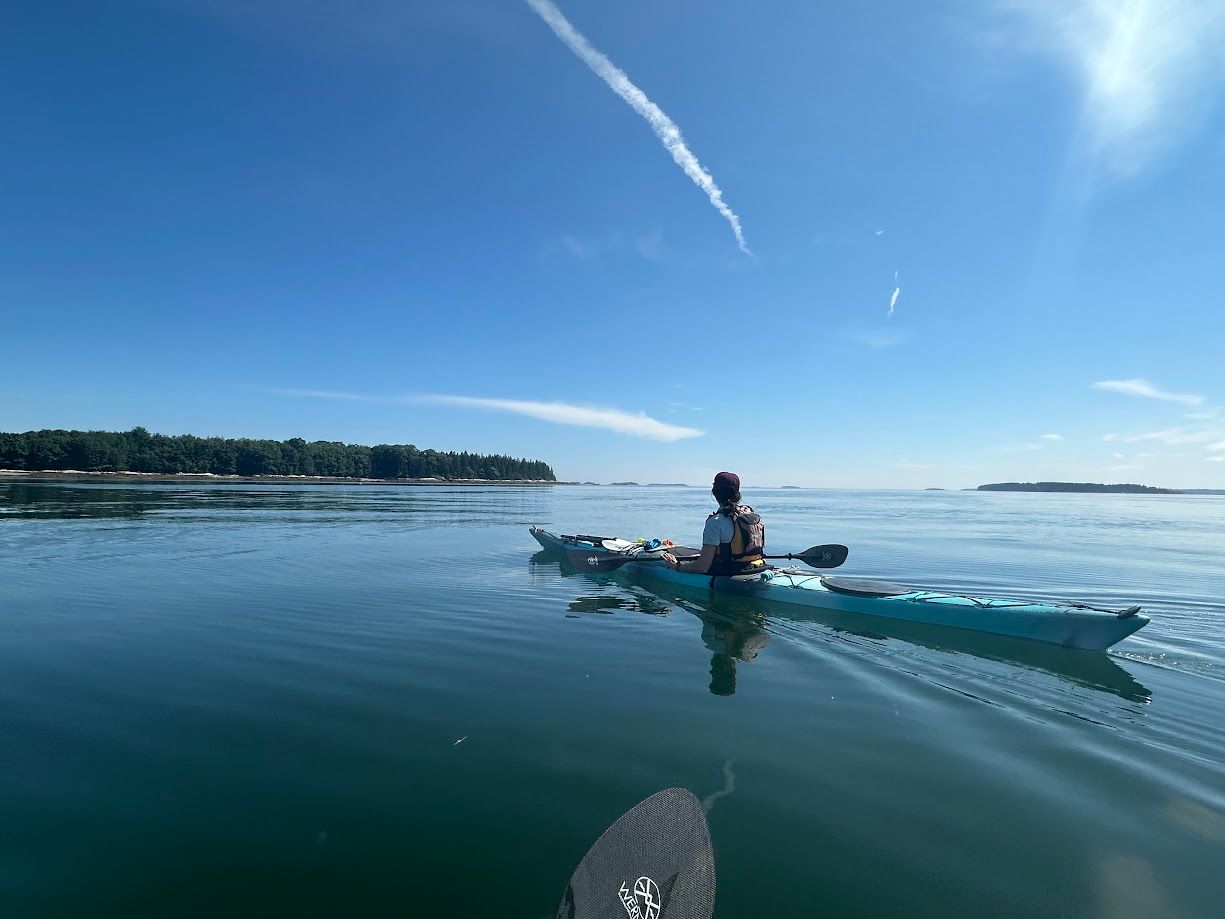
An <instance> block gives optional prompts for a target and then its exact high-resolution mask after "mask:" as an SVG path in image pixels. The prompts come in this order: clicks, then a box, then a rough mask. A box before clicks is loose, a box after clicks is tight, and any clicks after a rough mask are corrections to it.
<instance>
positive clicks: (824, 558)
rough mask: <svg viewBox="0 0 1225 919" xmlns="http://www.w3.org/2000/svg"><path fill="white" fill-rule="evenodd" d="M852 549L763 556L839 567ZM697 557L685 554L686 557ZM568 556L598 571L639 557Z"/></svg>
mask: <svg viewBox="0 0 1225 919" xmlns="http://www.w3.org/2000/svg"><path fill="white" fill-rule="evenodd" d="M850 551H851V550H850V549H848V548H847V547H846V546H840V545H838V544H836V543H833V544H830V545H827V546H813V547H812V548H811V549H805V550H804V551H803V552H788V553H787V554H786V555H763V556H762V558H786V559H793V560H795V561H797V562H803V563H804V564H805V565H807V566H808V567H810V568H837V567H838V566H839V565H841V564H842V563H843V562H845V561H846V557H847V555H848V554H849V553H850ZM695 557H696V556H685V557H684V558H695ZM566 558H568V559H569V560H570V564H572V565H573V566H574V567H575V568H577V569H579V570H580V571H593V572H598V573H604V572H607V571H616V570H617V569H618V568H620V567H621V566H622V565H627V564H629V563H630V562H635V561H638V558H637V557H636V556H633V555H619V554H613V553H609V552H600V551H594V550H593V551H590V552H588V551H586V550H584V549H568V550H567V551H566ZM682 560H683V559H682Z"/></svg>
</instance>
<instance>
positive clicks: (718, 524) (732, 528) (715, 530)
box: [702, 514, 736, 546]
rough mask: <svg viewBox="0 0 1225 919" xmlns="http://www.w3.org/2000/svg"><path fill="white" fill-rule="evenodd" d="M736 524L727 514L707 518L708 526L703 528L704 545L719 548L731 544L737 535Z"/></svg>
mask: <svg viewBox="0 0 1225 919" xmlns="http://www.w3.org/2000/svg"><path fill="white" fill-rule="evenodd" d="M735 532H736V524H734V523H732V518H731V517H728V516H727V515H726V514H716V515H715V516H713V517H707V518H706V526H704V527H702V545H704V546H719V545H722V544H723V543H730V542H731V541H732V536H733V535H735Z"/></svg>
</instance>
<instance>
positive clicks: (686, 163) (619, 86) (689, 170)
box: [524, 0, 752, 255]
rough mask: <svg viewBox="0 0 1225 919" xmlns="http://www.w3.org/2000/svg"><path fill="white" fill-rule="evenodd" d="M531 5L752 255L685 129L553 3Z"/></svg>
mask: <svg viewBox="0 0 1225 919" xmlns="http://www.w3.org/2000/svg"><path fill="white" fill-rule="evenodd" d="M524 2H525V3H527V5H528V6H530V7H531V8H532V10H533V11H535V13H536V15H538V16H539V17H540V18H541V19H543V20H544V21H545V23H546V24H547V25H548V27H549V28H550V29H552V30H553V33H554V34H555V35H556V36H557V37H558V38H560V39H561V40H562V42H564V43H565V45H566V47H568V48H569V49H570V50H571V51H573V52H574V54H575V55H576V56H577V57H578V58H579V59H580V60H581V61H582V62H583V63H584V64H586V65H587V66H588V67H590V68H591V69H592V71H593V72H594V73H595V75H596V76H598V77H599V78H600V79H601V80H603V81H604V82H605V83H607V84H608V86H609V88H610V89H611V90H612V91H613V92H615V93H616V94H617V95H618V96H620V97H621V98H622V99H624V100H625V101H626V102H627V103H629V106H630V108H632V109H633V110H634V111H635V112H637V113H638V114H639V115H641V116H642V117H643V118H644V119H646V122H647V124H649V125H650V126H651V130H653V131H654V132H655V136H656V137H658V138H659V140H660V142H661V143H662V144H663V145H664V147H665V148H666V149H667V151H668V152H669V153H671V154H672V159H673V160H675V161H676V164H677V165H678V166H680V167H681V169H682V170H683V171H684V173H685V175H687V176H689V178H690V179H692V180H693V183H694V184H695V185H697V186H698V188H700V189H702V191H704V192H705V193H706V197H708V198H709V199H710V203H711V204H712V205H714V208H715V210H717V211H718V212H719V213H720V214H722V215H723V217H724V219H725V220H727V222H728V223H729V224H730V225H731V228H732V233H734V234H735V236H736V245H737V246H739V247H740V251H741V252H744V253H745V254H747V255H752V253H751V252H750V251H749V247H748V244H747V243H746V242H745V241H744V233H743V232H742V231H741V229H740V218H739V217H737V216H736V214H735V212H733V211H732V209H731V208H730V207H728V206H727V204H726V203H725V202H724V200H723V192H722V191H721V190H720V189H719V186H718V185H716V184H715V180H714V178H713V177H712V176H711V174H710V173H709V172H707V171H706V168H705V167H704V166H703V165H702V164H701V163H700V162H698V158H697V157H696V156H694V155H693V153H692V152H691V151H690V150H689V147H688V146H687V145H686V144H685V139H684V137H682V136H681V129H680V128H678V127H677V126H676V123H675V122H674V121H673V120H672V119H671V118H669V117H668V116H667V115H666V114H664V112H663V110H662V109H661V108H660V107H659V106H658V105H656V104H655V103H654V102H652V101H651V100H650V99H648V98H647V96H646V93H644V92H643V91H642V90H641V89H639V88H638V87H637V86H635V85H634V84H633V82H631V80H630V78H629V77H628V76H626V74H625V72H624V71H623V70H621V69H620V68H619V67H617V65H616V64H614V63H613V62H612V61H610V60H609V59H608V58H607V57H606V56H605V55H604V54H603V53H602V52H601V51H599V50H597V49H596V48H594V47H593V46H592V44H591V42H589V41H587V39H586V38H585V37H584V36H583V35H582V33H580V32H579V31H578V30H577V29H575V28H574V26H572V25H571V24H570V21H569V20H568V19H566V17H565V16H564V15H562V12H561V10H559V9H558V8H557V5H556V4H554V3H552V2H551V0H524Z"/></svg>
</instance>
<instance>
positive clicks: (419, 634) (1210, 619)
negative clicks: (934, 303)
mask: <svg viewBox="0 0 1225 919" xmlns="http://www.w3.org/2000/svg"><path fill="white" fill-rule="evenodd" d="M747 499H748V500H749V501H751V503H753V504H754V505H755V506H756V507H757V509H758V510H760V511H762V512H763V513H764V514H765V516H766V519H767V523H768V525H769V536H770V543H771V545H772V547H774V548H776V549H784V548H796V549H798V548H804V547H806V546H808V545H812V544H814V543H820V542H844V543H846V544H847V545H849V546H850V547H851V558H850V561H849V562H848V564H847V566H846V568H845V572H846V573H848V574H859V575H873V576H884V577H889V578H891V579H894V580H900V581H905V582H913V583H916V584H919V585H922V586H931V587H939V588H952V587H957V588H963V589H972V590H973V591H974V592H978V593H988V594H990V593H997V594H1003V595H1009V596H1025V597H1030V596H1033V597H1045V598H1057V599H1067V598H1077V599H1083V600H1089V601H1092V602H1098V603H1102V604H1118V605H1129V604H1131V603H1142V604H1143V605H1144V606H1145V608H1146V611H1148V612H1149V613H1150V614H1151V615H1152V616H1153V623H1152V624H1151V625H1150V626H1149V627H1148V628H1146V629H1145V630H1144V631H1142V632H1141V633H1139V634H1138V635H1136V636H1134V637H1133V638H1130V639H1127V640H1126V641H1125V642H1123V644H1121V645H1120V646H1118V647H1117V648H1116V649H1115V651H1114V652H1112V653H1111V654H1110V655H1084V654H1080V653H1078V652H1063V651H1061V650H1060V649H1053V648H1052V649H1046V648H1044V647H1042V646H1033V647H1030V646H1028V645H1025V644H1024V643H1015V642H1004V641H991V640H990V639H988V638H975V637H973V636H971V635H967V634H966V633H959V632H945V631H940V630H935V629H920V628H918V627H915V626H911V627H909V628H905V629H904V630H903V627H902V626H900V625H899V626H896V627H895V626H892V625H890V624H888V623H886V622H884V621H882V620H869V621H862V620H859V621H851V620H848V619H845V618H834V617H823V616H822V615H821V614H813V613H811V612H804V613H797V612H790V611H786V610H772V609H771V610H765V609H760V608H757V607H755V606H753V605H752V604H751V603H749V602H748V601H744V600H737V599H726V600H722V601H719V602H697V600H696V599H695V598H694V597H692V596H679V595H676V594H673V593H669V592H668V591H667V590H662V591H661V590H658V589H651V588H649V587H648V586H647V585H646V584H645V583H636V582H635V581H634V580H633V579H632V577H627V576H624V575H622V576H617V577H613V578H608V577H605V578H592V577H589V576H586V575H579V574H575V573H573V572H571V571H569V570H566V569H563V568H562V567H561V566H559V564H558V563H557V562H556V561H553V560H547V559H544V558H541V557H534V553H535V552H536V549H537V546H536V544H535V543H534V542H533V540H532V539H531V537H530V536H529V535H528V532H527V527H528V525H529V524H532V523H540V524H543V525H546V526H551V527H552V528H556V529H558V530H562V531H565V532H574V531H575V530H585V531H591V530H595V531H604V532H612V533H619V534H623V535H627V536H640V535H641V536H655V535H658V536H672V537H674V538H677V539H678V540H682V541H685V542H690V543H692V542H693V541H694V540H695V539H697V537H698V536H699V535H700V532H701V524H702V519H703V517H704V516H705V514H706V513H707V511H708V506H707V505H708V501H709V498H708V496H707V495H706V494H705V493H704V491H702V490H699V489H688V490H686V489H646V488H644V489H607V488H605V489H599V488H574V487H558V488H471V489H461V488H394V487H392V488H377V487H355V488H347V487H308V486H303V487H295V488H292V489H288V488H286V489H279V488H275V487H258V488H256V487H243V486H222V485H201V486H198V487H197V486H177V485H176V486H167V485H135V486H110V485H81V486H76V485H60V484H49V485H39V484H32V483H28V482H22V483H11V482H10V483H2V482H0V681H2V682H0V687H2V692H0V915H2V916H4V917H24V916H40V917H42V916H72V917H81V916H91V917H92V916H115V917H120V916H122V917H145V916H148V917H165V916H209V917H216V916H261V917H267V916H282V915H284V916H289V915H293V916H325V915H326V916H337V915H343V916H356V915H370V916H376V915H377V916H432V915H438V916H443V915H446V916H461V915H463V916H467V915H471V916H524V917H545V916H552V912H553V910H554V909H555V908H556V905H557V902H558V900H559V899H560V896H561V894H562V891H563V889H564V886H565V882H566V880H567V878H568V877H569V874H570V872H571V870H572V869H573V867H574V865H575V864H576V863H577V861H578V860H579V858H580V857H581V856H582V854H583V853H584V852H585V851H586V849H587V847H588V846H589V845H590V844H591V842H593V841H594V839H595V837H596V836H598V835H599V833H600V832H601V831H602V830H603V829H604V827H605V826H607V825H608V824H609V823H610V822H611V821H612V820H614V819H615V818H616V817H617V816H618V815H619V814H620V813H621V812H623V811H625V810H626V809H628V808H629V807H631V806H632V805H633V804H635V803H636V802H637V801H638V800H640V799H641V798H643V797H645V796H647V795H648V794H650V793H652V792H654V791H656V790H658V789H660V788H663V787H666V786H669V785H683V786H685V787H687V788H689V789H691V790H693V791H694V792H695V793H696V794H697V795H698V796H699V797H706V796H710V795H716V793H719V792H723V794H722V795H721V796H719V797H716V798H713V799H712V805H713V806H712V809H711V812H710V823H711V831H712V836H713V839H714V845H715V852H716V859H717V864H718V870H719V906H718V911H717V915H718V916H720V917H724V919H726V917H733V916H746V917H748V916H771V917H801V916H819V915H829V916H856V915H859V916H869V915H882V914H894V915H903V914H904V915H907V916H920V917H925V916H931V917H941V919H947V917H949V916H961V915H981V914H984V913H990V914H991V915H993V916H996V917H1011V916H1053V915H1066V916H1095V917H1096V916H1100V917H1112V919H1113V917H1122V916H1154V915H1160V916H1163V917H1169V916H1219V915H1221V909H1222V907H1221V901H1222V898H1223V897H1225V871H1223V870H1222V868H1223V866H1225V765H1223V763H1225V637H1223V635H1222V632H1223V631H1225V599H1223V598H1225V574H1223V568H1225V565H1223V564H1222V560H1223V559H1225V498H1219V497H1207V496H1206V497H1148V496H1143V497H1131V496H1119V495H1106V496H1088V495H1083V496H1082V495H1049V496H1047V495H1020V494H979V493H941V492H849V491H763V492H760V493H748V494H747Z"/></svg>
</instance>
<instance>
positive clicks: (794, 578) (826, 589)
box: [530, 526, 1149, 651]
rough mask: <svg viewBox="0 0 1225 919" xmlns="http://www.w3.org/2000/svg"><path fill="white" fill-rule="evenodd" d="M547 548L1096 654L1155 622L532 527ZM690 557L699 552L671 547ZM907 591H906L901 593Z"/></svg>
mask: <svg viewBox="0 0 1225 919" xmlns="http://www.w3.org/2000/svg"><path fill="white" fill-rule="evenodd" d="M530 532H531V534H532V536H533V537H534V538H535V539H536V541H537V542H538V543H540V545H541V546H542V547H544V548H545V549H548V550H552V551H555V552H566V551H572V550H575V549H578V550H581V551H583V552H590V553H592V554H593V555H600V556H613V557H620V558H626V559H627V561H626V562H624V563H623V564H624V567H625V569H626V570H627V571H634V572H637V573H639V574H641V575H643V576H646V577H651V578H655V579H658V580H663V581H667V582H669V583H672V584H679V585H685V586H688V587H691V588H696V589H699V590H709V591H711V592H714V593H726V594H735V595H739V596H745V597H750V598H753V599H760V600H763V601H767V602H777V603H785V604H792V605H800V606H809V607H816V608H820V609H826V610H831V611H835V612H849V613H860V614H865V615H869V616H880V617H883V618H887V619H896V620H901V621H909V622H918V623H925V624H930V625H937V626H945V627H951V628H958V629H966V630H970V631H979V632H989V633H993V634H997V635H1006V636H1011V637H1016V638H1025V639H1030V640H1033V641H1040V642H1045V643H1047V644H1056V645H1062V646H1064V647H1069V648H1079V649H1082V650H1088V651H1104V650H1106V649H1107V648H1109V647H1111V646H1112V645H1114V644H1116V643H1118V642H1119V641H1122V640H1123V639H1124V638H1126V637H1127V636H1128V635H1131V634H1132V633H1134V632H1136V631H1138V630H1139V629H1141V628H1143V627H1144V626H1145V625H1147V624H1148V622H1149V618H1148V617H1147V616H1143V615H1140V614H1139V612H1140V607H1138V606H1131V607H1127V608H1126V609H1123V610H1116V609H1104V608H1102V607H1097V606H1092V605H1090V604H1087V603H1082V602H1079V601H1069V602H1065V603H1047V602H1041V601H1032V600H1021V599H1015V598H1013V599H1010V598H1002V597H975V596H971V595H969V594H957V593H950V592H948V591H940V590H931V589H926V588H914V587H910V588H908V587H905V586H903V585H898V584H890V583H887V582H881V581H876V580H872V579H867V578H845V577H841V576H839V577H830V576H828V575H822V574H816V573H811V572H808V571H804V570H802V569H799V568H768V569H766V570H764V571H761V572H754V573H750V574H747V575H735V576H730V577H729V576H720V575H714V576H712V575H708V574H697V573H695V572H687V571H677V570H675V569H673V568H669V567H667V566H666V565H665V564H664V562H663V559H662V555H663V552H664V551H666V550H665V548H664V547H662V546H659V547H658V548H651V549H648V548H646V546H645V545H644V544H642V543H635V542H631V541H629V540H624V539H619V538H616V537H596V536H564V535H563V536H557V535H555V534H553V533H550V532H548V531H547V530H545V529H543V528H542V527H538V526H533V527H531V528H530ZM671 551H673V552H676V553H677V554H678V555H681V554H683V556H684V557H692V556H696V555H697V554H698V553H697V550H696V549H689V548H686V547H684V546H676V547H671ZM894 590H897V591H904V592H900V593H895V592H893V591H894Z"/></svg>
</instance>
